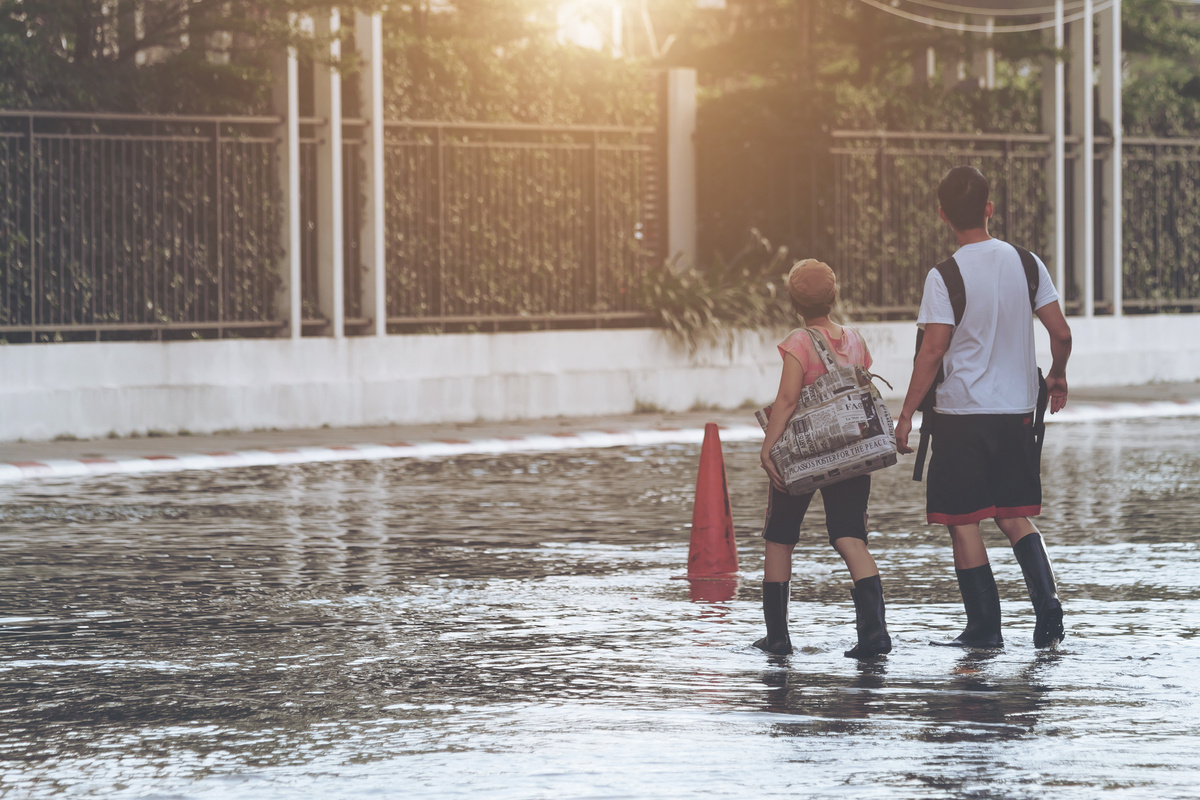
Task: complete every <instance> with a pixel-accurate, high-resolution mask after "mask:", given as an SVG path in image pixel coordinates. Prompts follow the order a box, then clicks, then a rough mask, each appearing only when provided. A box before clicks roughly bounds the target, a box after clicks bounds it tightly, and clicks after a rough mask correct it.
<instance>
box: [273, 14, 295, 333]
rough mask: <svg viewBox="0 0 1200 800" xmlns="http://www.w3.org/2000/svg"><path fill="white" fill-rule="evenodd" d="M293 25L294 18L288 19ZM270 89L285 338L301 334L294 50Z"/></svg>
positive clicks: (277, 62) (278, 63)
mask: <svg viewBox="0 0 1200 800" xmlns="http://www.w3.org/2000/svg"><path fill="white" fill-rule="evenodd" d="M290 21H291V23H292V24H295V19H294V18H293V19H292V20H290ZM272 73H273V76H274V81H275V82H274V86H273V87H272V94H271V102H272V104H273V105H274V109H273V110H274V112H275V114H277V115H279V116H280V117H282V118H283V122H282V124H281V125H280V126H279V129H278V133H277V134H276V135H277V136H278V139H279V145H280V151H279V157H278V158H277V159H276V163H277V165H278V169H279V173H278V178H277V180H278V182H279V190H280V192H279V193H280V198H281V200H282V202H281V206H282V213H281V214H280V215H279V243H280V246H281V247H282V250H283V258H282V260H281V264H280V272H281V277H282V279H283V280H282V283H281V284H280V289H279V296H278V298H277V300H276V303H277V309H278V312H277V313H278V314H279V315H280V316H281V317H283V318H285V319H287V324H288V329H287V335H288V337H290V338H292V339H299V338H300V335H301V323H302V320H301V317H302V316H303V314H302V309H303V306H302V303H301V299H300V64H299V59H298V58H297V54H296V48H294V47H289V48H288V49H287V51H286V52H285V53H283V54H281V55H278V56H276V57H275V59H274V64H273V65H272Z"/></svg>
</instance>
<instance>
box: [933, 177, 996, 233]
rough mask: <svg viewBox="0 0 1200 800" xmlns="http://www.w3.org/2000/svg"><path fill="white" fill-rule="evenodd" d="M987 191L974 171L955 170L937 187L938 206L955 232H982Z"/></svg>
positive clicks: (987, 188)
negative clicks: (975, 229) (972, 230)
mask: <svg viewBox="0 0 1200 800" xmlns="http://www.w3.org/2000/svg"><path fill="white" fill-rule="evenodd" d="M989 192H990V187H989V186H988V179H987V178H985V177H983V173H982V172H980V171H979V170H977V169H975V168H974V167H955V168H954V169H952V170H950V171H949V172H947V173H946V177H944V178H942V182H941V184H939V185H938V203H939V204H940V205H941V207H942V211H943V212H944V213H945V215H946V219H948V220H950V224H951V225H953V226H954V229H955V230H957V231H967V230H971V229H972V228H982V227H983V226H984V225H985V224H986V221H987V203H988V194H989Z"/></svg>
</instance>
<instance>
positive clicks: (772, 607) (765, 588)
mask: <svg viewBox="0 0 1200 800" xmlns="http://www.w3.org/2000/svg"><path fill="white" fill-rule="evenodd" d="M790 586H791V582H790V581H781V582H770V583H768V582H767V581H763V585H762V595H763V619H764V620H766V623H767V635H766V636H764V637H763V638H761V639H759V640H758V641H757V642H755V643H754V646H755V647H757V648H758V649H759V650H764V651H766V652H768V653H772V654H774V655H777V656H786V655H787V654H788V653H790V652H792V639H791V637H790V636H788V598H789V597H790V596H791V591H790V589H789V587H790Z"/></svg>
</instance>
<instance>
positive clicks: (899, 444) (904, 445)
mask: <svg viewBox="0 0 1200 800" xmlns="http://www.w3.org/2000/svg"><path fill="white" fill-rule="evenodd" d="M1047 383H1049V381H1047ZM910 433H912V417H906V416H903V415H901V416H900V418H899V419H897V420H896V451H897V452H899V453H911V452H912V451H913V449H912V448H911V447H909V446H908V435H909V434H910Z"/></svg>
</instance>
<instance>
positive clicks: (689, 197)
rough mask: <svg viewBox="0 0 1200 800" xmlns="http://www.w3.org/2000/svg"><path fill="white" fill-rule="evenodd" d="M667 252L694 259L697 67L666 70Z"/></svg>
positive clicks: (687, 262) (693, 261) (692, 261)
mask: <svg viewBox="0 0 1200 800" xmlns="http://www.w3.org/2000/svg"><path fill="white" fill-rule="evenodd" d="M666 81H667V91H666V125H667V137H666V139H667V255H668V257H670V258H675V257H677V256H678V257H679V258H680V259H681V260H682V261H683V262H684V263H686V264H693V263H695V260H696V70H694V69H669V70H667V74H666Z"/></svg>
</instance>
